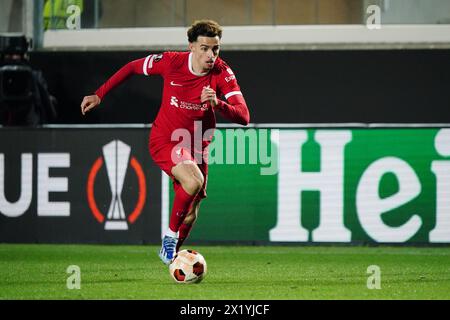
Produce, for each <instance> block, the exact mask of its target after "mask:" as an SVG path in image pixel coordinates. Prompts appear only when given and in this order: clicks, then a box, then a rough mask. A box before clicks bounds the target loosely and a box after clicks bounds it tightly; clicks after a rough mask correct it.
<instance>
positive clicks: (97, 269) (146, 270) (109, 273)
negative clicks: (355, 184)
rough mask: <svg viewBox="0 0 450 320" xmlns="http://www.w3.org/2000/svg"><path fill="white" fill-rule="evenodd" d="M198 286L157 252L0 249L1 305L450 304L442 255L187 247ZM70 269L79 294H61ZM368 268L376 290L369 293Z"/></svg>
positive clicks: (415, 250)
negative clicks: (201, 274)
mask: <svg viewBox="0 0 450 320" xmlns="http://www.w3.org/2000/svg"><path fill="white" fill-rule="evenodd" d="M186 248H192V249H196V250H198V251H199V252H200V253H202V254H203V255H204V257H205V259H206V261H207V264H208V274H207V276H206V278H205V279H204V280H203V282H201V283H200V284H192V285H180V284H176V283H175V282H173V280H172V279H171V278H170V276H169V272H168V268H167V267H166V266H164V265H163V264H162V263H161V262H160V261H159V259H158V257H157V254H156V253H157V251H158V247H157V246H112V245H110V246H101V245H42V244H38V245H37V244H34V245H16V244H15V245H12V244H0V299H164V300H168V299H198V300H210V299H219V300H222V299H250V300H253V299H270V300H272V299H276V300H281V299H449V298H450V248H448V247H444V248H443V247H434V248H423V247H384V246H380V247H363V246H357V247H341V246H338V247H331V246H311V247H305V246H298V247H295V246H187V247H186ZM69 265H77V266H79V267H80V271H81V288H80V289H72V290H69V289H68V288H67V287H66V281H67V278H68V277H69V276H70V274H68V273H66V270H67V267H68V266H69ZM370 265H377V266H379V267H380V271H381V289H368V288H367V280H368V277H370V276H371V274H369V273H367V268H368V267H369V266H370Z"/></svg>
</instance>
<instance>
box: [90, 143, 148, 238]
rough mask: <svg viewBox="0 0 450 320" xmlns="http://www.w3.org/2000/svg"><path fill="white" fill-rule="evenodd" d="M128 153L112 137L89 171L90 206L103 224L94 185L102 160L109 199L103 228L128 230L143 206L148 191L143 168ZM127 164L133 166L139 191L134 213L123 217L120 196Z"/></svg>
mask: <svg viewBox="0 0 450 320" xmlns="http://www.w3.org/2000/svg"><path fill="white" fill-rule="evenodd" d="M130 153H131V147H130V146H129V145H127V144H125V143H123V142H122V141H120V140H113V141H111V142H110V143H108V144H106V145H105V146H103V158H102V157H101V156H100V157H98V158H97V160H96V161H95V162H94V164H93V165H92V167H91V170H90V172H89V176H88V182H87V198H88V204H89V208H90V209H91V211H92V214H93V215H94V218H95V219H96V220H97V221H98V222H99V223H103V222H104V221H105V215H104V214H102V212H100V210H99V209H98V206H97V203H96V201H95V195H94V184H95V180H96V177H97V173H98V172H99V170H100V169H101V168H102V166H103V163H105V165H106V171H107V174H108V181H109V186H110V189H111V194H112V198H111V203H110V205H109V209H108V213H107V214H106V222H105V230H128V223H131V224H133V223H134V222H135V221H136V219H137V218H138V217H139V215H140V214H141V212H142V209H143V208H144V204H145V198H146V193H147V191H146V190H147V187H146V182H145V175H144V171H143V170H142V167H141V165H140V164H139V162H138V161H137V159H136V158H135V157H131V160H130ZM103 159H104V160H103ZM128 160H130V161H128ZM128 165H130V166H131V167H132V168H133V170H134V172H135V174H136V176H137V180H138V184H139V194H138V200H137V203H136V206H135V208H134V210H133V212H132V213H131V214H129V215H128V217H126V216H125V210H124V207H123V202H122V198H121V197H122V190H123V186H124V182H125V175H126V173H127V169H128Z"/></svg>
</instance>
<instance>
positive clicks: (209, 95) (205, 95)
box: [200, 86, 217, 107]
mask: <svg viewBox="0 0 450 320" xmlns="http://www.w3.org/2000/svg"><path fill="white" fill-rule="evenodd" d="M200 100H201V101H202V103H203V102H205V101H209V102H210V103H211V106H212V107H215V106H216V105H217V96H216V92H215V91H214V90H213V89H211V88H210V87H209V86H207V87H203V90H202V95H201V96H200Z"/></svg>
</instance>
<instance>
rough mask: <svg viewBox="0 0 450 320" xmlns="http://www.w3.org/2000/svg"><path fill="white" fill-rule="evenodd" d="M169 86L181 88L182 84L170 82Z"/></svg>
mask: <svg viewBox="0 0 450 320" xmlns="http://www.w3.org/2000/svg"><path fill="white" fill-rule="evenodd" d="M170 85H172V86H176V87H182V86H183V85H182V84H178V83H175V82H173V81H170Z"/></svg>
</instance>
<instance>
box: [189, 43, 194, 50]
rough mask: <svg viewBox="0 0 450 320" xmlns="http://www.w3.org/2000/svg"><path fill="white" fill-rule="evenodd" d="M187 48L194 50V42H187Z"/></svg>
mask: <svg viewBox="0 0 450 320" xmlns="http://www.w3.org/2000/svg"><path fill="white" fill-rule="evenodd" d="M189 50H190V51H194V43H193V42H189Z"/></svg>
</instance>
